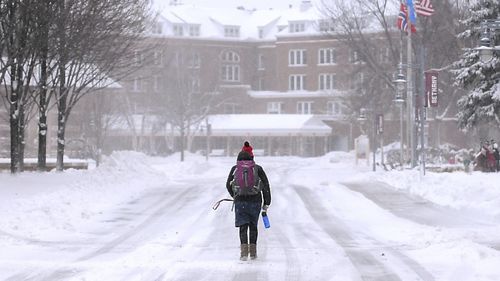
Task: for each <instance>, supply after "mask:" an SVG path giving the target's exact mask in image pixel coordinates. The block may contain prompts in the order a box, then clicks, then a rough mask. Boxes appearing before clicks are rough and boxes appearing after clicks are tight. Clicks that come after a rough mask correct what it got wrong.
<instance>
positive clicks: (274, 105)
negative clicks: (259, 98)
mask: <svg viewBox="0 0 500 281" xmlns="http://www.w3.org/2000/svg"><path fill="white" fill-rule="evenodd" d="M282 106H283V103H282V102H279V101H271V102H268V103H267V114H281V108H282Z"/></svg>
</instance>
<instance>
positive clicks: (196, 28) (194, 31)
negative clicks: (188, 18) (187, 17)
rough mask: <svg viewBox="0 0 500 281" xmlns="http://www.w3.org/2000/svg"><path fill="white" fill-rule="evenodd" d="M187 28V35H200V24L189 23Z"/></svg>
mask: <svg viewBox="0 0 500 281" xmlns="http://www.w3.org/2000/svg"><path fill="white" fill-rule="evenodd" d="M188 30H189V36H191V37H200V25H199V24H190V25H189V28H188Z"/></svg>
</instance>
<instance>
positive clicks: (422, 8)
mask: <svg viewBox="0 0 500 281" xmlns="http://www.w3.org/2000/svg"><path fill="white" fill-rule="evenodd" d="M415 11H416V12H417V14H419V15H421V16H425V17H429V16H432V14H433V13H434V8H433V7H432V4H431V0H416V1H415Z"/></svg>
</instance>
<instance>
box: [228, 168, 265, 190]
mask: <svg viewBox="0 0 500 281" xmlns="http://www.w3.org/2000/svg"><path fill="white" fill-rule="evenodd" d="M233 176H234V179H233V181H232V182H231V185H232V188H233V192H234V194H235V195H236V196H249V195H256V194H259V193H260V192H261V191H262V188H261V184H260V179H259V175H258V174H257V166H256V165H255V162H254V161H253V160H240V161H237V162H236V169H235V170H234V174H233Z"/></svg>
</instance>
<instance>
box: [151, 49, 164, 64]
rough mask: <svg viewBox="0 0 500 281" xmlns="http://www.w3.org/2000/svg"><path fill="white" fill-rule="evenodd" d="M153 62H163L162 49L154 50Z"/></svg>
mask: <svg viewBox="0 0 500 281" xmlns="http://www.w3.org/2000/svg"><path fill="white" fill-rule="evenodd" d="M153 64H155V65H162V64H163V52H162V51H154V52H153Z"/></svg>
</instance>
